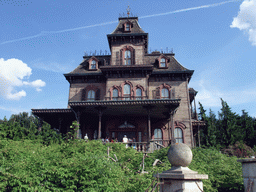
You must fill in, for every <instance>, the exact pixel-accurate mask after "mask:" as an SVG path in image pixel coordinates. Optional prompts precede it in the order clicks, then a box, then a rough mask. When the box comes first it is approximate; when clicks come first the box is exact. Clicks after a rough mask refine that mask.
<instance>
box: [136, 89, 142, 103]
mask: <svg viewBox="0 0 256 192" xmlns="http://www.w3.org/2000/svg"><path fill="white" fill-rule="evenodd" d="M141 96H142V90H141V89H140V88H138V89H136V99H137V100H140V99H141Z"/></svg>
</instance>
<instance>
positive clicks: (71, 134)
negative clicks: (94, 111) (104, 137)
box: [66, 121, 79, 140]
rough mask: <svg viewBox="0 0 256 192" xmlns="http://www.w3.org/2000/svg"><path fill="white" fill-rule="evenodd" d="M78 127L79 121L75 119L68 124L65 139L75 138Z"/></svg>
mask: <svg viewBox="0 0 256 192" xmlns="http://www.w3.org/2000/svg"><path fill="white" fill-rule="evenodd" d="M78 129H79V123H78V122H77V121H74V122H72V125H71V126H70V129H69V132H67V136H66V139H67V140H70V139H71V140H74V139H77V131H78Z"/></svg>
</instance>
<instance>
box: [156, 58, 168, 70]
mask: <svg viewBox="0 0 256 192" xmlns="http://www.w3.org/2000/svg"><path fill="white" fill-rule="evenodd" d="M167 61H168V59H167V57H165V56H164V55H161V56H160V57H159V58H158V63H159V68H167Z"/></svg>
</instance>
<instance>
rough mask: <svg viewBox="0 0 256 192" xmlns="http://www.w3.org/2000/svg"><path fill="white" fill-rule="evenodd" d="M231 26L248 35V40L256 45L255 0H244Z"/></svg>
mask: <svg viewBox="0 0 256 192" xmlns="http://www.w3.org/2000/svg"><path fill="white" fill-rule="evenodd" d="M230 27H231V28H238V29H240V30H242V31H244V32H245V33H247V34H248V35H249V41H250V42H251V43H252V45H254V46H256V0H244V1H243V2H242V4H241V5H240V10H239V12H238V15H237V16H236V17H235V18H234V19H233V22H232V24H231V25H230Z"/></svg>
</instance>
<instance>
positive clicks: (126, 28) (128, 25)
mask: <svg viewBox="0 0 256 192" xmlns="http://www.w3.org/2000/svg"><path fill="white" fill-rule="evenodd" d="M124 31H131V24H130V23H125V24H124Z"/></svg>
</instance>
